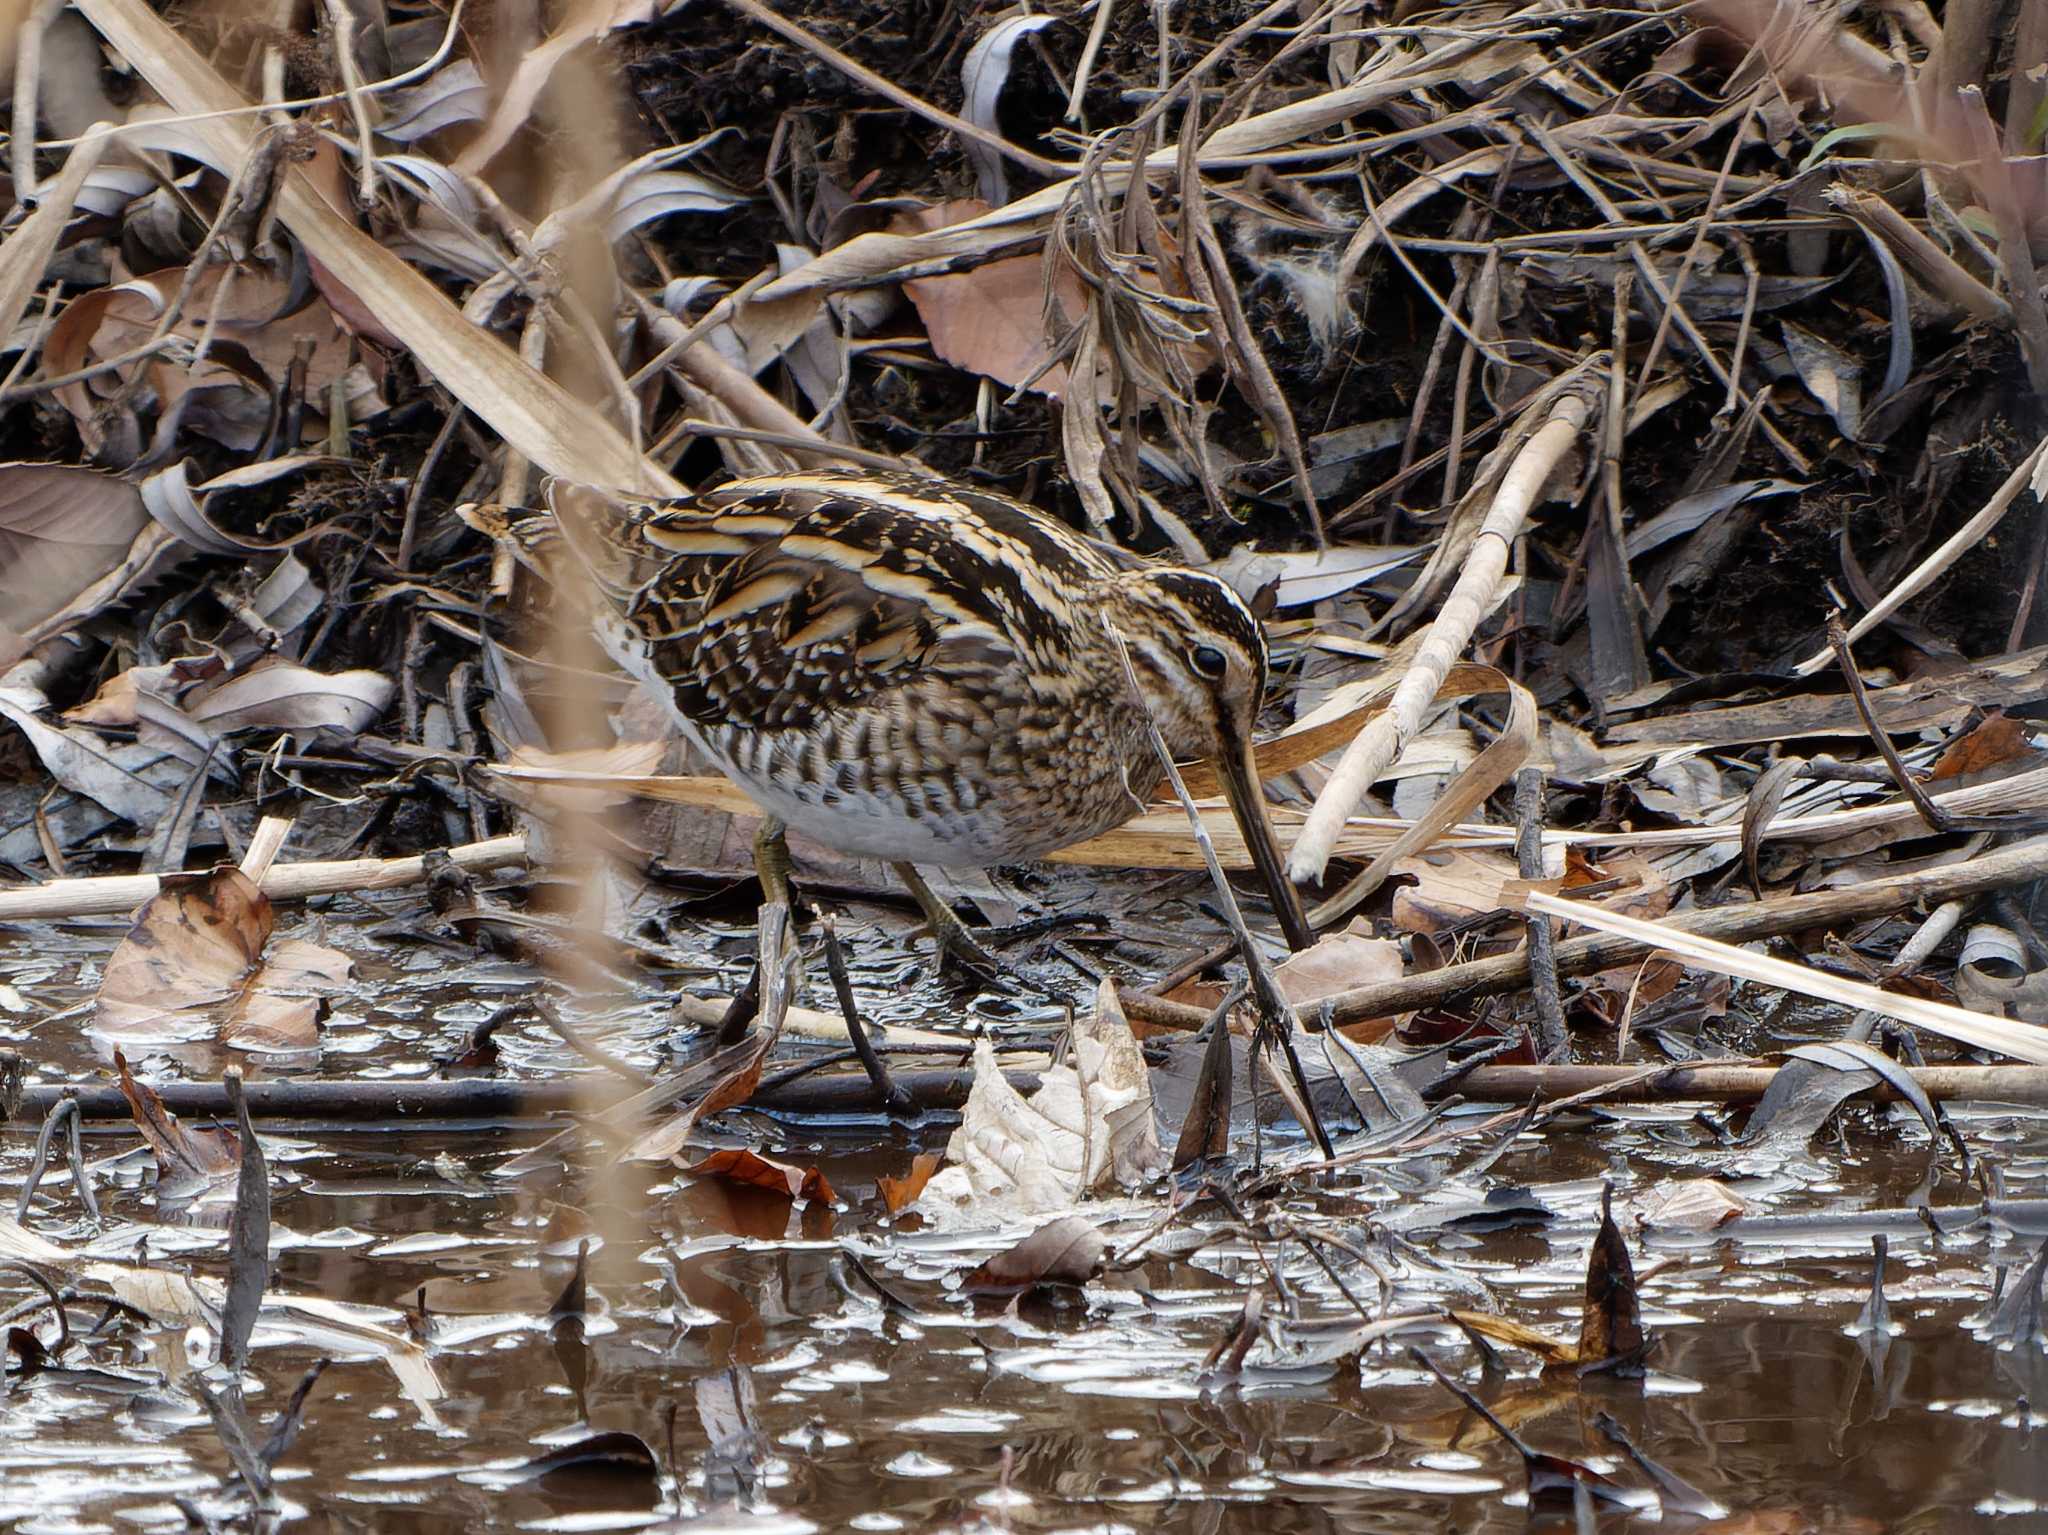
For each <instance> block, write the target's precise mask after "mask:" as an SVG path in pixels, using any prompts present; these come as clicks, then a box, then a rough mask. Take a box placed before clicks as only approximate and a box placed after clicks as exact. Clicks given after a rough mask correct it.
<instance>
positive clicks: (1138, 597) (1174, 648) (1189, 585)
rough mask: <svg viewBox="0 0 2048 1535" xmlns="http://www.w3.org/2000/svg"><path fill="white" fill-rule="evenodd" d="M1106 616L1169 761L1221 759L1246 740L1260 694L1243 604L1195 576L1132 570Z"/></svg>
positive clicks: (1260, 641) (1254, 645) (1252, 625)
mask: <svg viewBox="0 0 2048 1535" xmlns="http://www.w3.org/2000/svg"><path fill="white" fill-rule="evenodd" d="M1117 584H1118V588H1119V592H1120V595H1122V596H1123V597H1124V599H1125V601H1124V603H1123V604H1122V605H1121V611H1116V612H1112V613H1110V614H1109V615H1107V616H1108V617H1109V618H1110V620H1111V622H1113V623H1114V624H1115V626H1116V629H1117V632H1118V633H1120V634H1121V635H1122V636H1123V639H1124V648H1125V649H1126V650H1127V651H1128V652H1129V653H1130V657H1131V668H1132V670H1134V671H1135V672H1136V673H1137V674H1138V690H1139V691H1140V692H1141V693H1143V694H1144V695H1145V702H1146V704H1147V705H1149V706H1150V708H1151V710H1152V718H1153V719H1154V720H1155V721H1157V722H1158V725H1159V733H1160V734H1161V735H1162V736H1164V737H1165V738H1166V745H1167V749H1168V750H1169V751H1171V752H1172V753H1173V754H1174V756H1175V757H1178V758H1183V759H1185V758H1189V757H1207V758H1211V759H1214V760H1219V761H1220V760H1221V759H1222V757H1223V756H1224V755H1225V753H1226V748H1231V747H1235V746H1237V745H1238V744H1239V743H1240V742H1245V741H1249V740H1250V739H1251V733H1252V725H1253V722H1254V721H1255V720H1256V718H1257V716H1258V712H1259V700H1260V699H1261V698H1262V697H1264V695H1265V691H1266V634H1265V631H1264V630H1263V629H1262V628H1261V627H1260V626H1259V621H1258V620H1257V619H1256V618H1254V617H1253V616H1252V611H1251V609H1250V608H1248V607H1246V606H1245V605H1244V600H1243V599H1242V598H1241V597H1239V596H1238V595H1237V593H1236V592H1234V591H1232V590H1231V589H1230V587H1229V586H1228V585H1227V584H1226V583H1224V582H1223V581H1221V580H1218V579H1217V578H1216V577H1215V576H1211V575H1205V574H1203V573H1202V572H1201V571H1198V570H1179V569H1173V568H1158V569H1151V570H1143V571H1135V572H1132V573H1131V574H1129V575H1127V576H1124V577H1121V578H1120V579H1119V581H1118V583H1117Z"/></svg>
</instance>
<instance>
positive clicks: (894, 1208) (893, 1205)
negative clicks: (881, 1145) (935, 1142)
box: [875, 1151, 943, 1215]
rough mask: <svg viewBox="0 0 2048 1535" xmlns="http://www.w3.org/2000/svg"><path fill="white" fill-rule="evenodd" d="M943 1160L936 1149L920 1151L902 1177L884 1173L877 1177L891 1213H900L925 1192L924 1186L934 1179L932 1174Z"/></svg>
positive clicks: (876, 1185)
mask: <svg viewBox="0 0 2048 1535" xmlns="http://www.w3.org/2000/svg"><path fill="white" fill-rule="evenodd" d="M942 1160H943V1159H942V1158H941V1157H940V1156H939V1154H938V1153H937V1152H936V1151H920V1152H919V1153H918V1154H917V1155H916V1156H914V1157H912V1158H911V1159H910V1171H909V1172H907V1173H905V1174H904V1175H903V1176H902V1177H901V1178H892V1177H890V1176H889V1175H888V1174H887V1173H883V1174H882V1175H881V1176H880V1177H878V1178H877V1179H875V1189H876V1191H877V1192H878V1193H879V1194H880V1195H881V1196H882V1203H883V1204H884V1205H885V1206H887V1208H888V1211H889V1213H890V1214H891V1215H897V1214H900V1213H901V1212H902V1210H903V1208H904V1206H906V1205H908V1204H909V1203H910V1202H911V1201H912V1200H914V1199H916V1198H917V1196H918V1195H920V1194H922V1193H923V1192H924V1186H925V1185H926V1184H927V1183H930V1182H931V1181H932V1174H933V1173H935V1172H937V1171H938V1170H939V1163H940V1162H941V1161H942Z"/></svg>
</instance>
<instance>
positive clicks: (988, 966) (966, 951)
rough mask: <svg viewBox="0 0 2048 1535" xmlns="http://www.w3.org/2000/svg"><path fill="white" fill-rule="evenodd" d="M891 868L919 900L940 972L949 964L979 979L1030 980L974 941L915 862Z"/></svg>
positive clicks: (965, 926) (919, 906)
mask: <svg viewBox="0 0 2048 1535" xmlns="http://www.w3.org/2000/svg"><path fill="white" fill-rule="evenodd" d="M890 867H891V868H893V869H894V870H895V871H896V877H897V878H898V879H900V880H902V881H903V883H904V885H905V886H906V887H907V888H908V889H909V891H910V893H911V895H912V896H913V897H914V898H915V899H916V901H917V905H918V909H919V910H920V911H922V912H923V913H924V922H925V927H926V928H927V929H928V930H929V931H930V933H931V935H932V940H933V942H934V943H935V944H936V945H937V946H938V956H939V969H940V971H941V973H943V972H944V971H945V970H946V969H947V967H948V966H949V964H950V965H951V966H954V967H957V968H959V969H962V970H965V971H966V972H967V973H968V974H969V975H971V976H973V977H974V978H975V979H976V980H981V981H995V980H1012V981H1026V980H1027V978H1026V977H1025V976H1022V975H1019V974H1018V973H1017V971H1016V970H1015V969H1014V968H1013V967H1012V966H1010V965H1007V964H1005V963H1004V962H1003V961H1002V960H1000V959H998V958H997V957H996V956H995V955H993V954H991V953H989V951H988V950H987V949H985V948H983V947H982V946H981V945H980V944H979V943H977V942H976V941H975V938H974V935H973V934H972V933H970V932H968V931H967V925H966V924H965V923H964V922H962V921H961V920H960V918H959V915H958V914H957V913H956V912H955V911H954V910H953V908H952V907H950V906H948V905H947V904H946V903H945V902H944V901H942V900H940V899H939V897H938V894H937V892H935V891H934V890H933V889H932V887H931V886H930V885H927V884H926V883H925V882H924V876H923V875H921V874H919V873H918V872H917V869H916V867H915V866H914V865H911V864H907V863H898V864H891V865H890Z"/></svg>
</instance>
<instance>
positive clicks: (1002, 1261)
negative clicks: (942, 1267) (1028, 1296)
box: [962, 1215, 1109, 1290]
mask: <svg viewBox="0 0 2048 1535" xmlns="http://www.w3.org/2000/svg"><path fill="white" fill-rule="evenodd" d="M1108 1250H1109V1239H1108V1238H1107V1237H1105V1236H1104V1235H1103V1234H1102V1233H1101V1232H1099V1231H1097V1230H1096V1229H1095V1227H1094V1225H1093V1224H1092V1223H1091V1222H1089V1221H1086V1220H1083V1219H1082V1218H1081V1217H1080V1216H1078V1215H1063V1216H1061V1217H1060V1218H1059V1219H1058V1220H1056V1221H1048V1222H1047V1223H1046V1224H1045V1225H1043V1226H1040V1227H1039V1228H1038V1229H1037V1230H1036V1231H1034V1232H1032V1233H1031V1235H1030V1236H1028V1237H1026V1238H1025V1239H1024V1240H1023V1241H1021V1242H1019V1243H1018V1244H1017V1245H1016V1246H1015V1247H1013V1248H1011V1249H1010V1250H1009V1251H1008V1252H1006V1253H998V1254H997V1255H996V1256H995V1257H993V1258H991V1259H989V1260H988V1262H986V1263H984V1264H982V1265H981V1266H980V1267H979V1268H977V1269H975V1270H974V1271H973V1272H972V1273H970V1274H969V1275H968V1276H967V1278H966V1279H965V1280H964V1281H962V1287H963V1288H964V1289H967V1290H1028V1289H1029V1288H1031V1287H1032V1286H1033V1285H1042V1284H1057V1285H1084V1284H1086V1283H1087V1282H1088V1281H1089V1280H1091V1279H1093V1278H1094V1277H1095V1276H1096V1274H1097V1273H1098V1272H1099V1271H1100V1270H1101V1268H1102V1256H1103V1254H1104V1253H1105V1252H1107V1251H1108Z"/></svg>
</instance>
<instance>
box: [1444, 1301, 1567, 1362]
mask: <svg viewBox="0 0 2048 1535" xmlns="http://www.w3.org/2000/svg"><path fill="white" fill-rule="evenodd" d="M1450 1317H1451V1320H1452V1321H1454V1322H1456V1323H1458V1324H1459V1325H1460V1326H1461V1327H1465V1328H1468V1329H1470V1330H1471V1331H1473V1332H1476V1333H1478V1334H1479V1336H1480V1337H1482V1338H1486V1339H1488V1340H1490V1341H1492V1342H1494V1343H1505V1344H1506V1345H1507V1346H1508V1347H1509V1348H1518V1349H1522V1350H1524V1351H1525V1352H1527V1353H1531V1354H1534V1355H1535V1356H1536V1357H1537V1358H1538V1359H1541V1360H1542V1361H1543V1362H1544V1364H1545V1365H1546V1366H1548V1365H1561V1364H1562V1365H1570V1364H1577V1363H1578V1362H1579V1349H1578V1345H1576V1344H1574V1343H1571V1342H1569V1341H1567V1340H1565V1339H1563V1338H1553V1337H1551V1336H1550V1334H1548V1333H1544V1332H1538V1331H1537V1330H1536V1329H1535V1328H1533V1327H1530V1326H1528V1325H1527V1324H1526V1323H1522V1322H1517V1321H1513V1320H1511V1319H1510V1318H1508V1317H1504V1316H1496V1315H1494V1314H1493V1313H1492V1312H1490V1311H1453V1312H1451V1313H1450Z"/></svg>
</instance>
